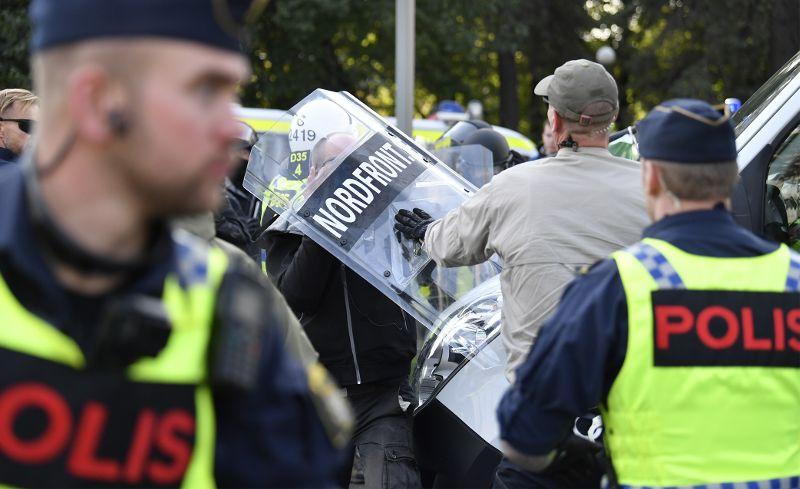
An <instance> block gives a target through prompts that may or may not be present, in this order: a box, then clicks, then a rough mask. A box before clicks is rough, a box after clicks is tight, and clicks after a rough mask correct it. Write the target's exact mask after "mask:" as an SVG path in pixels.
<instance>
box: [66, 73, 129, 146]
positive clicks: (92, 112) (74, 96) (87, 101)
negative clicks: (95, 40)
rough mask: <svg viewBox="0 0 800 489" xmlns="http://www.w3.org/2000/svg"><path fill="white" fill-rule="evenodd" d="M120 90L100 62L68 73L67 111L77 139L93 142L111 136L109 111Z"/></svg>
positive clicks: (114, 103) (111, 137) (107, 139)
mask: <svg viewBox="0 0 800 489" xmlns="http://www.w3.org/2000/svg"><path fill="white" fill-rule="evenodd" d="M119 90H120V88H119V87H118V86H116V84H115V83H113V82H112V80H111V78H110V76H109V74H108V72H107V71H106V70H104V69H103V68H101V67H100V66H86V67H84V68H81V69H78V70H75V71H74V72H73V73H72V74H71V75H70V76H69V78H68V79H67V113H68V114H69V117H70V119H71V122H72V126H73V127H74V128H75V131H76V133H77V136H78V138H79V139H84V140H86V141H90V142H94V143H96V144H103V143H107V142H108V141H110V140H111V139H113V137H114V131H113V128H112V127H110V126H111V125H110V124H109V117H108V115H109V113H111V112H112V111H113V110H114V109H115V108H116V107H118V106H119V103H118V102H117V101H116V99H118V98H119V95H118V93H119Z"/></svg>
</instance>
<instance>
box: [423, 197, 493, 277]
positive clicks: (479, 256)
mask: <svg viewBox="0 0 800 489" xmlns="http://www.w3.org/2000/svg"><path fill="white" fill-rule="evenodd" d="M493 191H494V187H493V185H492V182H489V183H487V184H486V185H484V186H483V187H481V189H480V190H478V191H477V192H476V193H475V195H473V196H472V197H471V198H470V199H469V200H467V201H466V202H464V203H463V204H461V205H460V206H459V207H457V208H455V209H453V210H451V211H450V212H448V213H447V214H446V215H445V216H444V217H443V218H442V219H439V220H438V221H435V222H433V223H432V224H431V225H430V226H428V229H427V231H426V232H425V239H424V246H425V251H426V252H427V253H428V256H430V257H431V258H433V260H434V261H435V262H436V263H437V264H438V265H441V266H446V267H456V266H463V265H475V264H477V263H482V262H484V261H486V260H488V259H489V257H490V256H492V255H493V254H494V250H493V249H492V247H491V245H490V243H489V233H490V227H491V224H492V217H493V212H494V211H493V205H492V200H493V199H492V193H493Z"/></svg>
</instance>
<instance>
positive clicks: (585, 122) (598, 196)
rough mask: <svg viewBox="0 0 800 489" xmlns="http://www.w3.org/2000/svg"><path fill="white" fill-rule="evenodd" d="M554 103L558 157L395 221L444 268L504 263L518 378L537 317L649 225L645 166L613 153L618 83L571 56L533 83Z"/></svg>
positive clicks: (507, 325)
mask: <svg viewBox="0 0 800 489" xmlns="http://www.w3.org/2000/svg"><path fill="white" fill-rule="evenodd" d="M534 93H535V94H536V95H540V96H542V97H544V100H545V101H546V102H547V103H548V104H549V108H548V110H547V118H548V121H549V122H550V125H551V127H552V130H553V136H554V138H555V140H556V143H557V144H558V147H559V150H558V153H557V154H556V155H555V156H554V157H552V158H545V159H541V160H537V161H533V162H528V163H523V164H521V165H517V166H515V167H513V168H510V169H509V170H506V171H504V172H503V173H500V174H499V175H497V176H496V177H494V179H493V180H492V181H491V182H489V183H488V184H486V185H485V186H484V187H483V188H481V189H480V190H479V191H478V192H476V193H475V195H474V196H473V197H472V198H471V199H469V200H468V201H466V202H464V204H462V205H461V206H460V207H458V208H456V209H453V210H452V211H450V212H449V213H448V214H447V215H446V216H445V217H444V218H442V219H440V220H437V221H433V220H432V219H431V218H430V216H428V215H427V213H425V212H424V211H423V210H421V209H414V211H413V212H412V211H408V210H401V211H400V212H399V213H398V215H397V216H396V220H397V224H396V226H395V227H396V229H397V230H398V231H400V232H402V233H403V234H404V235H406V236H407V237H409V238H416V239H421V240H422V241H423V243H424V249H425V251H426V252H427V253H428V255H429V256H430V257H431V258H432V259H433V260H435V261H436V263H437V264H438V265H440V266H461V265H472V264H476V263H480V262H483V261H485V260H487V259H488V258H489V257H490V256H492V255H493V254H494V253H497V254H498V255H499V256H500V258H501V259H502V261H503V271H502V275H501V280H500V282H501V288H502V292H503V301H504V302H503V311H502V313H503V320H502V321H503V322H502V324H503V329H502V338H503V342H504V345H505V347H506V351H507V353H508V362H507V365H506V376H507V377H508V378H509V380H510V381H512V382H513V377H514V370H515V369H516V367H517V366H518V365H519V364H521V363H522V362H523V361H524V360H525V357H526V355H527V353H528V351H529V350H530V347H531V345H532V344H533V342H534V340H535V339H536V334H537V332H538V330H539V327H540V326H541V324H542V323H543V322H544V321H545V319H547V318H548V317H549V316H550V314H551V313H552V312H553V311H554V310H555V306H556V304H557V303H558V299H559V298H560V297H561V293H562V290H563V289H564V287H565V286H566V284H567V282H569V281H570V280H571V279H572V278H573V277H574V275H575V273H576V271H577V270H579V269H580V268H581V267H584V266H588V265H591V264H592V263H594V262H596V261H598V260H600V259H602V258H604V257H605V256H606V255H608V254H609V253H611V252H613V251H614V250H617V249H619V248H622V247H624V246H627V245H629V244H632V243H634V242H636V240H637V239H638V237H639V236H640V234H641V231H642V229H643V228H644V227H645V226H646V225H647V222H648V221H647V215H646V213H645V209H644V201H643V197H642V191H641V185H640V182H639V178H640V172H639V164H638V163H636V162H634V161H630V160H626V159H622V158H617V157H615V156H612V155H611V154H610V153H609V152H608V149H607V148H608V131H609V128H610V126H611V124H612V123H613V122H614V120H615V118H616V116H617V112H618V111H619V100H618V92H617V84H616V82H615V81H614V78H613V77H612V76H611V75H610V74H609V73H608V72H607V71H606V70H605V69H604V68H603V67H602V66H601V65H599V64H597V63H593V62H591V61H587V60H573V61H568V62H567V63H565V64H564V65H562V66H561V67H559V68H558V69H556V71H555V73H554V74H553V75H550V76H548V77H546V78H545V79H543V80H542V81H540V82H539V83H538V84H537V85H536V88H535V89H534Z"/></svg>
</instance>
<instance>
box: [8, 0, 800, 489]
mask: <svg viewBox="0 0 800 489" xmlns="http://www.w3.org/2000/svg"><path fill="white" fill-rule="evenodd" d="M249 4H250V2H245V1H233V0H231V1H229V2H226V3H225V5H226V7H225V8H226V9H228V11H227V12H226V13H225V15H221V14H220V11H219V8H218V5H217V4H216V3H215V2H206V3H198V2H195V1H192V0H174V1H173V2H152V1H147V2H142V1H141V0H83V1H81V2H67V1H63V0H33V1H32V4H31V9H30V17H31V26H32V42H31V73H32V79H33V88H34V90H33V93H32V92H30V91H27V90H22V89H18V88H8V89H5V90H2V91H0V201H2V203H1V204H0V301H2V303H1V304H0V319H2V321H0V322H2V324H3V325H4V327H3V328H2V330H0V356H1V357H2V359H3V363H4V365H5V366H6V368H4V369H3V373H2V375H0V377H2V379H1V380H0V484H9V485H13V486H22V487H84V486H128V487H142V486H146V487H156V486H173V487H174V486H178V485H181V486H183V487H212V486H217V485H218V486H230V487H352V488H360V487H364V488H378V487H404V488H417V487H422V478H421V475H420V471H419V470H418V464H417V461H416V459H415V454H414V440H413V428H412V426H413V411H414V407H415V406H416V396H415V393H414V391H413V388H412V386H411V385H409V370H410V368H411V366H412V362H413V361H414V358H415V355H416V353H417V351H416V350H417V324H416V320H415V318H414V317H413V316H412V315H410V314H409V313H408V312H407V311H406V310H404V309H403V308H402V307H400V306H399V305H398V304H395V303H394V302H393V301H392V300H390V299H389V298H388V297H387V296H386V295H385V294H383V293H382V292H381V291H380V290H379V289H378V288H376V286H375V285H374V284H372V283H370V282H369V281H368V280H366V279H365V278H364V277H363V276H362V275H360V274H359V273H357V271H355V270H353V269H351V268H350V267H348V266H347V265H346V264H345V263H343V262H342V261H341V260H340V259H338V258H337V257H336V256H334V255H333V254H331V253H330V252H329V251H327V250H326V249H325V247H323V246H321V245H320V243H318V242H315V241H314V240H313V239H312V238H311V237H309V236H307V235H304V234H302V233H298V232H294V231H293V230H292V229H291V228H289V227H286V226H273V225H272V224H273V221H274V218H275V217H277V216H276V215H272V214H270V213H268V212H266V209H260V206H259V203H258V202H257V200H256V199H254V198H253V196H251V195H249V192H248V191H247V190H246V189H245V185H244V179H245V168H246V165H247V160H248V158H249V155H250V151H251V150H252V148H253V146H254V145H255V144H256V141H257V139H258V135H257V133H256V132H255V131H254V130H253V128H252V127H249V126H247V125H246V124H244V123H242V122H241V121H238V120H237V119H236V118H235V116H234V114H233V112H232V105H233V102H235V100H236V93H237V89H238V86H239V85H240V83H242V82H243V81H245V80H247V79H248V77H249V74H250V71H249V67H248V63H247V58H246V56H245V55H244V53H243V52H242V44H241V42H240V37H239V29H238V27H239V26H238V24H237V21H238V19H240V18H243V17H244V13H246V12H247V11H248V6H249ZM120 12H124V15H120ZM186 12H191V15H185V13H186ZM533 91H534V94H535V95H537V96H539V97H541V98H542V101H543V103H544V104H546V105H547V107H548V110H547V122H546V124H545V126H544V128H543V133H542V141H543V146H542V149H541V157H540V158H539V159H538V160H536V161H529V162H520V161H519V160H518V157H519V155H516V156H515V155H513V154H511V152H509V150H508V147H507V145H505V146H504V145H503V140H502V137H500V139H499V140H498V137H497V136H496V133H493V132H492V130H491V128H480V127H476V128H475V129H476V130H475V132H474V133H473V134H474V136H470V137H471V138H472V139H469V140H468V141H467V142H465V143H464V144H482V145H484V146H486V147H487V148H489V149H490V151H492V158H493V164H494V166H495V173H496V175H495V176H494V177H493V178H492V179H491V180H490V181H489V183H487V184H486V185H484V186H483V187H481V188H480V189H479V190H478V191H477V192H475V193H474V195H472V196H471V197H470V198H469V199H467V200H466V201H465V202H464V203H463V204H462V205H460V206H458V207H457V208H455V209H452V210H450V211H449V212H448V213H447V214H446V215H444V217H442V218H440V219H434V218H432V217H431V215H430V213H429V211H430V209H427V210H426V209H425V208H424V207H425V206H424V204H422V205H421V207H419V208H414V209H402V210H400V211H399V212H398V213H397V215H396V216H395V221H396V223H395V225H394V228H395V230H396V232H397V233H398V236H403V237H405V238H406V239H409V240H412V241H414V242H416V243H417V244H418V245H419V247H420V252H424V253H425V254H426V255H427V256H428V257H430V258H431V259H432V260H433V261H434V262H435V263H436V265H437V266H440V267H456V266H462V265H474V264H478V263H481V262H484V261H486V260H489V259H490V258H491V257H492V256H495V255H496V256H498V257H499V258H500V260H501V261H502V272H501V276H500V283H501V288H502V293H503V303H502V327H501V337H502V342H503V347H504V350H505V351H506V353H507V363H506V369H505V374H506V377H507V378H508V381H509V383H510V388H509V390H508V391H507V392H506V393H505V395H504V396H503V398H502V400H501V401H500V404H499V407H498V410H497V418H498V423H499V426H500V434H501V438H502V451H503V459H502V461H501V462H500V465H499V466H498V467H497V470H496V474H495V477H494V481H493V484H492V485H493V487H496V488H522V487H601V486H603V487H626V488H639V487H649V488H667V487H702V488H705V487H781V488H784V487H785V488H798V487H800V438H798V433H800V416H798V414H797V407H798V406H799V405H800V375H799V374H798V372H800V370H798V368H800V302H799V301H798V299H800V295H798V292H800V255H798V254H796V253H795V252H794V251H792V250H790V249H788V248H787V247H786V246H785V245H782V244H780V245H779V244H777V243H774V242H772V241H768V240H765V239H762V238H760V237H758V236H756V235H755V234H753V233H751V232H750V231H747V230H745V229H744V228H741V227H740V226H738V225H737V224H736V223H735V222H734V220H733V219H732V217H731V215H730V213H729V211H728V209H729V206H730V197H731V193H732V191H733V188H734V186H735V184H736V182H737V179H738V167H737V164H736V157H737V154H736V145H735V137H734V132H733V128H732V126H731V124H730V121H729V120H728V115H727V114H726V113H720V112H719V111H717V110H716V109H714V108H713V107H712V106H710V105H709V104H707V103H705V102H702V101H698V100H693V99H677V100H670V101H665V102H663V103H662V104H660V105H658V106H657V107H655V108H654V109H653V110H652V111H651V112H650V113H649V114H648V115H647V116H646V117H645V118H644V119H643V120H641V121H639V123H638V124H637V128H638V144H639V146H638V150H639V154H640V155H641V158H640V161H639V162H635V161H632V160H629V159H624V158H620V157H616V156H613V155H612V154H611V153H609V151H608V144H609V131H610V129H611V127H612V125H613V123H614V121H615V119H616V117H617V115H618V112H619V93H618V88H617V84H616V82H615V80H614V78H613V77H612V76H611V74H609V73H608V71H606V69H605V68H604V67H603V66H601V65H599V64H597V63H594V62H591V61H587V60H571V61H567V62H566V63H564V64H563V65H562V66H560V67H559V68H557V69H556V70H555V72H554V73H553V74H552V75H550V76H548V77H546V78H544V79H543V80H541V81H539V82H538V83H537V84H536V86H535V87H534V89H533ZM34 93H35V94H36V95H34ZM301 122H302V121H301ZM32 135H34V136H33V137H31V136H32ZM320 136H322V135H320ZM325 136H326V137H321V138H320V140H319V141H318V142H315V149H314V153H313V154H312V156H311V158H310V161H309V165H310V166H309V169H308V171H307V173H308V175H307V179H308V184H309V185H313V184H314V180H315V179H316V180H317V184H319V180H322V179H323V178H324V175H325V173H324V166H325V165H326V162H328V161H330V160H329V159H328V158H326V156H330V155H333V154H339V153H341V152H342V151H343V149H344V148H346V147H348V145H350V144H352V143H353V141H355V137H354V136H353V135H352V134H350V133H345V132H331V134H326V135H325ZM187 231H188V232H187ZM259 265H263V268H264V269H263V270H262V269H261V267H260V266H259ZM264 272H266V273H264ZM581 418H583V419H590V420H592V427H593V428H594V427H597V426H600V421H599V420H600V419H602V424H603V425H604V430H603V431H602V434H599V433H600V432H598V431H596V430H595V432H594V433H593V434H592V436H591V437H590V438H591V440H590V441H587V440H586V438H587V437H586V436H578V435H577V434H576V433H575V432H574V430H573V427H574V426H575V425H576V419H581Z"/></svg>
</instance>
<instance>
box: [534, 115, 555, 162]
mask: <svg viewBox="0 0 800 489" xmlns="http://www.w3.org/2000/svg"><path fill="white" fill-rule="evenodd" d="M557 151H558V146H556V140H555V139H553V128H552V127H550V120H549V119H545V120H544V123H543V124H542V145H541V147H539V155H540V156H541V157H542V158H547V157H550V156H553V155H555V154H556V152H557Z"/></svg>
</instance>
